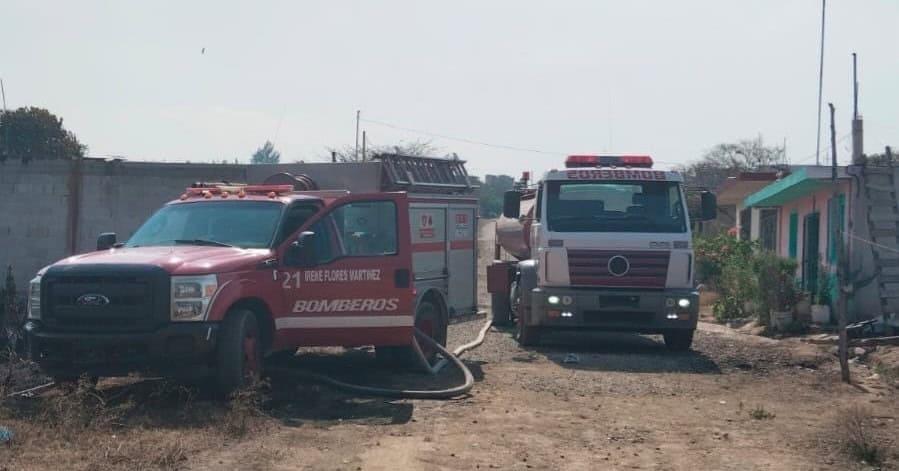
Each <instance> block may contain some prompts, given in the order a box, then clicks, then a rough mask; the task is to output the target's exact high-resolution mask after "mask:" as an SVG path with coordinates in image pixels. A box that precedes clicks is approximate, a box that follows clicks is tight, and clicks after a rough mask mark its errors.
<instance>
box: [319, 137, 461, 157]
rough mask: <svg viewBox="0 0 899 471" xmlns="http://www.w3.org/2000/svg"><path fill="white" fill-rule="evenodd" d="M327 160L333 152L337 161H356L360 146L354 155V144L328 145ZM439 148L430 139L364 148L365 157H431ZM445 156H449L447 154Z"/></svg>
mask: <svg viewBox="0 0 899 471" xmlns="http://www.w3.org/2000/svg"><path fill="white" fill-rule="evenodd" d="M327 149H328V156H327V157H326V159H327V160H331V153H335V154H336V156H337V161H338V162H358V161H361V160H362V148H361V147H360V148H359V155H358V157H357V156H356V146H354V145H353V146H343V147H328V148H327ZM439 151H440V149H438V148H437V147H436V146H434V145H433V144H431V141H420V140H415V141H400V143H399V144H396V145H392V146H368V147H367V148H366V149H365V154H366V156H367V158H371V157H372V156H373V155H375V154H399V155H408V156H411V157H433V156H434V155H435V154H438V153H439ZM447 157H451V155H450V156H447Z"/></svg>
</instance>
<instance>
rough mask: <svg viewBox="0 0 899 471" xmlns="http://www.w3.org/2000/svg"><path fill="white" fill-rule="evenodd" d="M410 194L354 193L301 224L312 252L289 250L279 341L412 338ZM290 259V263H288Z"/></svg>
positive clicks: (352, 342)
mask: <svg viewBox="0 0 899 471" xmlns="http://www.w3.org/2000/svg"><path fill="white" fill-rule="evenodd" d="M408 224H409V222H408V202H407V201H406V200H405V199H404V198H402V197H400V196H399V195H384V196H380V195H379V196H377V197H364V196H350V197H346V198H343V199H341V200H338V201H337V202H335V203H334V205H333V207H332V208H331V209H328V210H326V211H325V213H324V214H321V215H320V216H319V217H316V218H313V219H312V220H310V221H309V222H308V223H307V224H304V226H303V227H302V228H301V229H300V230H299V231H298V232H297V234H299V233H302V232H307V231H308V232H312V233H313V234H312V235H311V236H307V238H306V239H305V240H306V243H307V244H311V250H309V251H307V252H305V253H306V254H307V259H301V260H299V261H296V262H293V261H290V260H288V258H289V257H286V253H287V250H288V246H289V245H290V243H292V242H293V241H295V240H296V237H292V238H291V239H292V240H288V241H287V243H286V244H284V245H283V246H282V247H281V249H282V251H281V257H280V260H282V267H283V273H282V274H281V276H280V277H279V280H280V283H281V288H282V290H281V291H282V293H283V296H284V298H285V303H284V305H285V307H286V309H287V312H285V313H282V314H281V315H280V316H277V317H276V319H275V327H276V344H278V345H280V346H283V347H291V346H314V345H322V346H324V345H342V346H357V345H406V344H408V343H409V342H410V340H411V338H412V326H413V317H414V316H413V310H414V306H412V298H413V294H412V287H411V282H410V264H411V263H410V260H411V258H410V250H409V239H408V235H407V234H408V229H405V230H400V228H401V227H405V228H408ZM285 262H287V263H285Z"/></svg>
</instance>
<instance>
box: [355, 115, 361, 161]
mask: <svg viewBox="0 0 899 471" xmlns="http://www.w3.org/2000/svg"><path fill="white" fill-rule="evenodd" d="M361 113H362V112H361V111H360V110H356V150H355V151H354V153H353V154H354V155H353V159H354V160H359V115H360V114H361Z"/></svg>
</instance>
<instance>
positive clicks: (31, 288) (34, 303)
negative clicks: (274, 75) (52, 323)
mask: <svg viewBox="0 0 899 471" xmlns="http://www.w3.org/2000/svg"><path fill="white" fill-rule="evenodd" d="M28 318H29V319H35V320H39V319H40V318H41V277H40V275H38V276H35V277H34V278H33V279H32V280H31V282H30V283H28Z"/></svg>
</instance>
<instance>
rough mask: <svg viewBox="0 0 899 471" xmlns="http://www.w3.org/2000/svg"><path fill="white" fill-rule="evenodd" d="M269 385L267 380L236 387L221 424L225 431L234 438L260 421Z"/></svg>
mask: <svg viewBox="0 0 899 471" xmlns="http://www.w3.org/2000/svg"><path fill="white" fill-rule="evenodd" d="M269 390H270V385H269V383H268V381H267V380H263V381H260V382H257V383H255V384H251V385H249V386H246V387H244V388H241V389H238V390H237V391H235V392H234V393H232V394H231V397H230V401H229V402H228V414H227V415H225V417H224V418H225V423H224V424H223V426H224V430H225V432H226V433H227V434H228V435H230V436H231V437H234V438H242V437H244V436H245V435H246V434H247V433H248V432H250V431H251V430H253V428H254V427H255V426H256V425H257V424H258V423H259V422H260V419H261V418H262V417H263V416H264V412H263V410H262V406H263V403H264V402H265V400H266V397H267V393H268V392H269Z"/></svg>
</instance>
